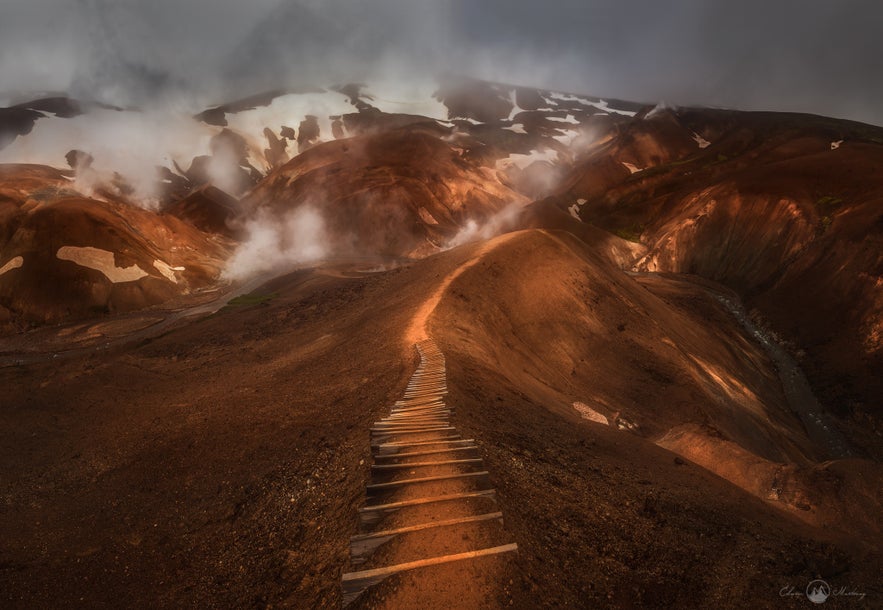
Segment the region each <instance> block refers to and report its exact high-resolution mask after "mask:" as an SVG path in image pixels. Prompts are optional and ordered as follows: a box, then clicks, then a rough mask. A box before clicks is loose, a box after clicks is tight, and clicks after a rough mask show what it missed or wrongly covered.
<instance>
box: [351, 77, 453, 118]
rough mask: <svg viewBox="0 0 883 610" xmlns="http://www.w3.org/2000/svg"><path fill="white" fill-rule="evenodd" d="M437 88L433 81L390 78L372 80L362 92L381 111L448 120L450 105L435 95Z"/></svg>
mask: <svg viewBox="0 0 883 610" xmlns="http://www.w3.org/2000/svg"><path fill="white" fill-rule="evenodd" d="M436 89H438V86H437V85H436V84H435V83H434V82H431V81H425V82H421V81H407V80H389V81H375V82H372V83H371V84H369V85H368V86H367V87H365V88H364V89H362V91H361V92H362V94H363V96H364V97H365V98H366V99H365V101H366V102H367V103H369V104H371V105H372V106H374V107H375V108H377V109H378V110H380V111H381V112H386V113H388V114H415V115H420V116H425V117H428V118H430V119H436V120H438V121H447V119H448V107H447V106H445V105H444V104H443V103H442V102H440V101H439V100H438V99H437V98H435V97H434V96H433V94H434V93H435V91H436ZM348 112H352V108H351V109H350V110H349V111H348ZM337 114H344V113H337Z"/></svg>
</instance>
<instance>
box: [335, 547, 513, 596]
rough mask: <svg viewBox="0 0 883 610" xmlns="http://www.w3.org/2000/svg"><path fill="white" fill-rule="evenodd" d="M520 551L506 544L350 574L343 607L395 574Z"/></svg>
mask: <svg viewBox="0 0 883 610" xmlns="http://www.w3.org/2000/svg"><path fill="white" fill-rule="evenodd" d="M517 550H518V545H517V544H515V543H514V542H513V543H511V544H504V545H501V546H495V547H491V548H487V549H479V550H477V551H466V552H465V553H454V554H453V555H442V556H440V557H430V558H429V559H419V560H417V561H409V562H407V563H400V564H398V565H394V566H387V567H384V568H375V569H373V570H362V571H360V572H349V573H348V574H344V575H343V578H342V579H341V587H342V589H343V605H344V606H346V605H348V604H350V603H352V602H353V601H354V600H355V599H356V598H357V597H359V594H361V593H362V591H364V590H365V589H367V588H368V587H371V586H373V585H376V584H377V583H379V582H381V581H383V580H384V579H385V578H388V577H389V576H392V575H393V574H399V573H401V572H406V571H408V570H416V569H418V568H425V567H428V566H434V565H439V564H443V563H451V562H454V561H462V560H464V559H475V558H477V557H486V556H489V555H499V554H501V553H511V552H514V551H517Z"/></svg>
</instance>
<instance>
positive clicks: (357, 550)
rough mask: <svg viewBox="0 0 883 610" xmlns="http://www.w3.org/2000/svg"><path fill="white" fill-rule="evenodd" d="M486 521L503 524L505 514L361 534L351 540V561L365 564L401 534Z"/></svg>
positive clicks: (434, 522) (474, 516)
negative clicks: (369, 557)
mask: <svg viewBox="0 0 883 610" xmlns="http://www.w3.org/2000/svg"><path fill="white" fill-rule="evenodd" d="M485 521H499V522H500V523H502V522H503V513H501V512H496V513H486V514H484V515H472V516H469V517H460V518H458V519H444V520H442V521H430V522H428V523H420V524H418V525H409V526H407V527H400V528H398V529H394V530H384V531H382V532H374V533H371V534H359V535H357V536H353V537H351V538H350V561H351V562H352V563H354V564H358V563H364V562H365V560H366V556H367V555H369V554H370V553H372V552H374V550H375V549H376V548H377V547H379V546H380V545H382V544H384V543H386V542H388V541H389V540H392V539H393V538H394V537H396V536H399V535H401V534H410V533H413V532H422V531H424V530H428V529H434V528H438V527H451V526H455V525H468V524H471V523H483V522H485Z"/></svg>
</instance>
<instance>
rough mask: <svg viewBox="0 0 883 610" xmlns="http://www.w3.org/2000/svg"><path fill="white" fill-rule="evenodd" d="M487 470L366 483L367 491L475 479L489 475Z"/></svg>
mask: <svg viewBox="0 0 883 610" xmlns="http://www.w3.org/2000/svg"><path fill="white" fill-rule="evenodd" d="M490 474H491V473H489V472H488V471H487V470H481V471H479V472H458V473H457V474H441V475H438V476H434V477H418V478H416V479H402V480H401V481H391V482H389V483H372V484H371V485H368V487H367V489H368V492H369V493H370V492H372V491H383V490H385V489H395V488H396V487H402V486H404V485H417V484H419V483H435V482H436V481H448V480H452V479H475V478H479V477H487V476H490Z"/></svg>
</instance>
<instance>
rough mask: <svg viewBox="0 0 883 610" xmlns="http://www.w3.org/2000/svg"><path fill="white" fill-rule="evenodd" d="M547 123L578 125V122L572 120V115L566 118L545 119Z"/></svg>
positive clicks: (551, 117)
mask: <svg viewBox="0 0 883 610" xmlns="http://www.w3.org/2000/svg"><path fill="white" fill-rule="evenodd" d="M546 120H547V121H554V122H556V123H569V124H571V125H579V121H577V120H576V119H575V118H573V115H572V114H568V115H567V117H566V118H563V119H562V118H561V117H557V116H550V117H546Z"/></svg>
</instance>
